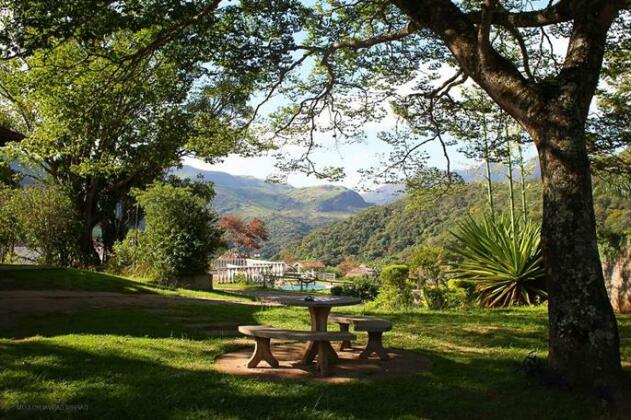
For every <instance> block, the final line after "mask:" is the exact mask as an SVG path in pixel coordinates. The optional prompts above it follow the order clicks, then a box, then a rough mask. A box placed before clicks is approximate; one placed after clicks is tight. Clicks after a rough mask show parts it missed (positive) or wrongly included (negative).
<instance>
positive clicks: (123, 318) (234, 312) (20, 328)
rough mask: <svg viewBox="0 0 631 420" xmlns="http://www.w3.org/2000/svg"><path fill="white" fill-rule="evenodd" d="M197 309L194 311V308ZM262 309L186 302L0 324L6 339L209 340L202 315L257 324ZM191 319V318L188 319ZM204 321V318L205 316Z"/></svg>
mask: <svg viewBox="0 0 631 420" xmlns="http://www.w3.org/2000/svg"><path fill="white" fill-rule="evenodd" d="M193 307H194V308H197V310H196V311H191V310H190V308H193ZM260 309H261V308H260V307H257V306H254V305H243V304H230V305H219V304H212V305H183V306H175V307H173V310H175V311H178V312H174V315H173V316H169V315H168V314H165V313H158V312H156V310H155V309H154V310H147V309H113V308H108V309H88V310H82V311H78V312H72V313H69V314H54V315H39V316H31V317H25V318H21V319H19V320H17V321H16V322H13V323H6V324H3V325H0V337H2V338H20V339H22V338H26V337H33V336H43V337H54V336H59V335H67V334H102V335H117V336H132V337H151V338H168V337H189V338H192V339H205V338H207V336H206V335H204V334H203V332H202V331H200V330H199V329H198V328H196V327H195V326H194V324H195V323H196V322H197V323H199V321H200V317H199V314H205V316H206V318H205V319H206V320H207V321H208V322H209V323H212V322H227V321H234V322H235V323H240V324H256V323H257V321H256V319H255V314H256V312H257V311H259V310H260ZM188 318H190V319H188ZM201 319H202V320H204V318H201Z"/></svg>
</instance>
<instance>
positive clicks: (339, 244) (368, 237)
mask: <svg viewBox="0 0 631 420" xmlns="http://www.w3.org/2000/svg"><path fill="white" fill-rule="evenodd" d="M495 188H496V194H495V207H496V209H504V210H505V211H508V209H509V206H508V193H507V188H506V186H505V185H500V184H496V187H495ZM540 194H541V191H540V185H539V182H538V181H530V182H528V186H527V203H528V204H527V208H528V214H529V217H533V218H535V219H539V218H540V217H541V208H540V202H541V198H540ZM515 207H516V211H517V212H518V214H521V211H522V210H521V198H520V196H519V194H516V198H515ZM595 209H596V217H597V219H598V224H599V226H600V231H601V232H600V233H601V234H602V235H601V236H603V237H604V236H607V237H610V236H611V235H613V236H615V235H616V233H619V232H624V231H628V230H629V229H630V227H631V199H629V198H624V197H621V196H618V195H616V194H613V193H608V192H603V191H600V190H597V191H596V193H595ZM485 211H488V202H487V195H486V190H485V188H484V187H483V186H482V185H481V184H479V183H471V184H466V185H465V186H464V187H463V189H462V190H460V191H458V192H456V193H454V194H452V195H446V196H444V197H441V198H440V199H437V200H435V202H425V203H419V202H415V201H414V200H413V199H411V198H402V199H400V200H397V201H395V202H392V203H390V204H386V205H382V206H375V207H371V208H369V209H367V210H364V211H362V212H361V213H358V214H356V215H354V216H352V217H350V218H349V219H346V220H343V221H340V222H336V223H333V224H331V225H328V226H325V227H323V228H319V229H316V230H314V231H313V232H311V233H310V234H309V235H307V236H306V237H305V238H304V239H303V240H302V241H300V242H299V243H297V244H296V246H295V247H293V248H292V250H293V251H294V253H296V254H297V255H298V256H300V257H302V258H317V259H321V260H323V261H325V262H326V263H327V264H338V263H339V262H340V261H342V260H343V259H344V257H345V256H349V255H353V256H356V257H358V258H359V259H360V260H364V261H374V260H378V259H382V258H386V257H387V258H392V257H394V258H396V257H397V256H401V257H405V255H406V254H407V253H410V252H412V250H413V249H414V247H415V246H417V245H421V244H424V243H428V242H429V243H438V244H444V243H446V242H447V241H450V240H451V235H450V234H449V230H451V229H453V228H454V226H455V225H456V223H458V222H461V221H462V220H463V217H464V216H465V215H467V214H470V215H475V214H477V213H481V212H485Z"/></svg>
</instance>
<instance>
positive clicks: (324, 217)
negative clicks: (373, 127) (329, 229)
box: [174, 165, 372, 257]
mask: <svg viewBox="0 0 631 420" xmlns="http://www.w3.org/2000/svg"><path fill="white" fill-rule="evenodd" d="M174 173H175V174H176V175H177V176H180V177H186V178H191V179H203V180H204V181H209V182H212V183H213V184H214V186H215V192H216V196H215V198H214V199H213V207H214V208H215V209H216V210H217V212H218V213H219V214H220V215H226V214H236V215H239V216H241V217H245V218H252V217H258V218H261V219H262V220H263V221H264V222H265V224H266V225H267V228H268V232H269V236H270V239H269V240H268V241H267V242H266V243H265V244H264V246H263V248H261V250H260V254H261V255H262V256H264V257H271V256H273V255H275V254H277V253H278V252H279V251H280V249H281V248H283V247H284V246H286V245H287V244H289V243H291V242H293V241H295V240H298V239H301V238H302V237H304V236H305V235H306V234H308V233H309V232H310V231H311V230H313V229H314V228H316V227H320V226H324V225H327V224H330V223H333V222H335V221H339V220H343V219H346V218H348V217H349V216H351V215H352V214H355V213H357V212H359V211H361V210H363V209H365V208H367V207H370V206H371V205H372V203H369V202H367V201H366V200H365V199H364V197H362V196H361V195H360V194H359V193H357V192H356V191H353V190H351V189H348V188H345V187H342V186H337V185H319V186H313V187H303V188H296V187H293V186H291V185H289V184H273V183H267V182H265V181H264V180H262V179H259V178H255V177H251V176H237V175H231V174H228V173H225V172H218V171H206V170H202V169H198V168H194V167H192V166H186V165H185V166H183V167H182V168H179V169H176V170H174Z"/></svg>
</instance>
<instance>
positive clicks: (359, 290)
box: [331, 277, 381, 301]
mask: <svg viewBox="0 0 631 420" xmlns="http://www.w3.org/2000/svg"><path fill="white" fill-rule="evenodd" d="M346 280H348V282H347V283H344V284H343V285H341V286H333V287H332V288H331V294H332V295H336V296H339V295H344V296H355V297H358V298H360V299H361V300H362V301H369V300H374V299H375V298H376V297H377V294H378V293H379V287H380V285H381V284H380V281H379V278H377V277H354V278H352V279H346Z"/></svg>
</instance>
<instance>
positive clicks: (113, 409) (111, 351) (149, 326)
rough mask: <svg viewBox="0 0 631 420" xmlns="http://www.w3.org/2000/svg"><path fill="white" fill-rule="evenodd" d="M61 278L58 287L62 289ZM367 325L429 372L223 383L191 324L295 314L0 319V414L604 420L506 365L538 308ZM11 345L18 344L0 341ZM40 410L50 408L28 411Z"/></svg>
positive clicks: (195, 308) (36, 279)
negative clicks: (350, 379)
mask: <svg viewBox="0 0 631 420" xmlns="http://www.w3.org/2000/svg"><path fill="white" fill-rule="evenodd" d="M12 273H14V272H12ZM27 273H28V274H27ZM5 274H6V272H0V276H2V279H1V280H0V288H1V289H5V290H6V289H9V288H13V287H20V288H27V289H38V288H39V289H42V288H52V287H64V288H72V289H77V288H81V287H80V286H81V281H80V279H81V278H82V276H85V279H86V282H87V283H90V284H89V285H86V287H85V288H87V289H88V290H110V291H111V290H116V291H121V292H124V293H135V292H137V291H143V292H145V291H146V289H145V287H150V286H147V285H146V284H144V283H141V282H134V281H133V280H131V279H121V278H119V277H106V276H104V275H101V274H97V273H83V272H78V271H74V270H70V271H65V270H50V271H49V270H46V271H44V270H41V271H30V272H21V273H19V274H15V275H14V274H12V277H11V278H12V280H6V276H5ZM66 276H67V278H68V279H72V280H65V278H66ZM16 279H17V280H16ZM123 280H124V281H123ZM110 281H113V282H114V283H117V282H121V283H119V284H110ZM97 285H102V288H101V289H99V287H101V286H98V287H97ZM150 289H151V291H152V292H155V293H163V291H160V290H159V289H158V291H154V289H153V288H152V287H150ZM168 293H171V294H174V295H175V294H178V293H185V292H181V291H177V290H176V291H168ZM200 293H201V292H200ZM185 294H186V295H188V292H187V293H185ZM207 295H208V296H210V294H207ZM218 296H219V297H220V298H222V299H223V298H224V296H223V294H218ZM351 310H354V311H362V310H363V308H362V307H357V308H352V309H351ZM176 315H177V316H176ZM380 316H385V317H387V318H389V319H391V320H392V321H393V322H394V325H395V328H394V330H393V331H392V332H390V333H388V334H387V335H386V345H387V346H391V347H399V348H404V349H407V350H412V351H417V352H419V353H421V354H423V355H425V356H427V357H429V358H430V359H431V360H432V362H433V364H434V367H433V369H432V371H431V372H428V373H423V374H418V375H415V376H410V377H404V378H396V379H389V380H380V381H374V382H373V381H364V382H360V383H354V384H337V385H325V384H314V383H309V382H289V381H276V382H273V381H263V380H255V379H245V378H237V377H231V376H228V375H224V374H220V373H217V372H215V371H214V370H213V360H214V359H215V358H216V357H217V356H218V355H220V354H221V353H222V352H225V351H229V350H230V349H233V348H234V347H235V344H234V342H233V339H230V338H225V339H216V338H215V339H210V338H206V337H205V336H204V335H203V334H202V333H201V331H197V330H196V329H195V327H194V325H195V322H197V321H199V320H205V321H208V322H225V321H234V322H239V323H270V324H273V325H278V326H288V327H306V326H307V325H308V318H307V313H306V311H305V310H302V309H300V308H282V307H265V306H255V305H251V304H248V305H245V304H240V303H239V302H235V303H231V304H220V305H207V304H185V305H179V306H176V307H171V308H169V309H168V310H163V311H156V310H141V309H99V310H95V309H86V310H81V311H78V312H74V313H71V314H57V315H46V316H37V317H35V316H33V317H29V318H26V319H22V320H21V321H18V322H12V323H9V324H7V323H4V322H3V323H1V324H0V337H2V338H0V417H2V411H3V410H4V411H5V413H6V414H7V415H8V417H12V418H21V417H24V418H29V417H38V418H41V417H46V416H49V417H63V418H69V417H70V418H76V417H82V418H235V419H236V418H253V419H260V418H296V419H298V418H300V419H303V418H313V419H323V418H379V419H387V418H434V419H442V418H457V419H459V418H480V419H493V418H497V419H505V418H510V419H520V418H524V419H526V418H528V419H529V418H550V419H563V418H575V419H588V418H603V417H604V418H608V416H609V414H608V412H607V409H606V407H605V406H604V405H603V404H602V403H601V402H598V401H596V400H591V399H586V398H582V397H576V396H573V395H570V394H568V393H566V392H563V391H560V390H556V389H552V388H547V387H544V386H541V385H539V384H537V383H535V382H533V381H532V380H530V379H528V378H527V377H525V376H524V375H523V374H522V373H521V372H520V371H519V369H518V366H519V363H520V362H521V361H522V360H523V358H524V357H525V356H527V355H528V354H529V353H530V352H531V351H533V350H535V351H537V352H538V353H537V354H538V355H539V356H541V357H545V348H546V314H545V308H535V309H513V310H495V311H482V310H470V311H459V312H455V311H454V312H431V311H424V310H419V311H412V312H404V313H382V314H380ZM619 319H620V325H621V336H622V340H623V346H622V347H623V348H622V354H623V359H624V362H625V366H626V368H627V369H628V370H629V369H630V368H631V317H629V316H622V317H620V318H619ZM14 336H20V337H28V338H26V339H21V340H12V339H10V338H9V337H14ZM42 407H48V408H49V409H50V408H51V407H57V408H59V409H64V411H57V412H54V411H41V408H42Z"/></svg>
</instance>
